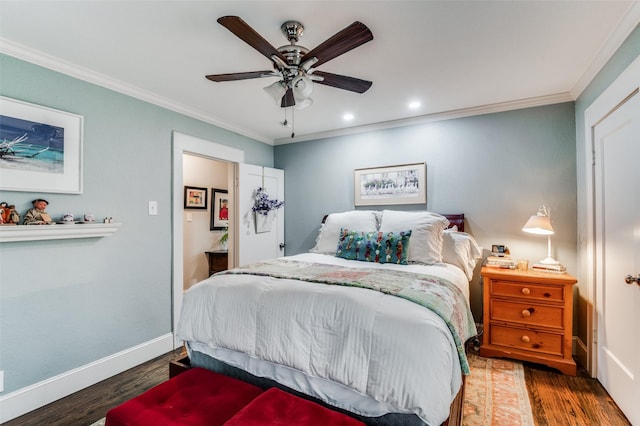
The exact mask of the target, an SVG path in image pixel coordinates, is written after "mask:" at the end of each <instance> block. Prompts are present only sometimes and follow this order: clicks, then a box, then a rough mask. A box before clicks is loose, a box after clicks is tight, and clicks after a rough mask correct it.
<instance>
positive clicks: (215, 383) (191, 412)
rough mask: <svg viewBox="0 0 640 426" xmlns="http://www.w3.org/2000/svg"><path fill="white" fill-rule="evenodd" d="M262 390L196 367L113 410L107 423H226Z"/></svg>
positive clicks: (187, 425) (131, 425) (168, 425)
mask: <svg viewBox="0 0 640 426" xmlns="http://www.w3.org/2000/svg"><path fill="white" fill-rule="evenodd" d="M261 393H262V389H260V388H259V387H257V386H254V385H251V384H249V383H245V382H243V381H241V380H237V379H233V378H231V377H227V376H224V375H222V374H218V373H214V372H213V371H209V370H205V369H203V368H192V369H190V370H187V371H185V372H184V373H182V374H179V375H177V376H176V377H174V378H172V379H170V380H168V381H166V382H163V383H160V384H159V385H157V386H155V387H153V388H151V389H149V390H148V391H147V392H145V393H143V394H142V395H139V396H137V397H135V398H133V399H131V400H129V401H127V402H125V403H123V404H121V405H119V406H117V407H115V408H112V409H111V410H109V411H108V412H107V416H106V421H105V426H125V425H127V426H137V425H139V426H149V425H163V426H171V425H175V426H178V425H180V426H191V425H193V426H195V425H198V426H199V425H202V426H216V425H222V424H224V423H225V422H226V421H227V420H229V419H230V418H231V417H232V416H233V415H234V414H236V413H237V412H238V411H240V409H241V408H242V407H244V406H245V405H247V404H248V403H249V402H251V401H252V400H253V399H254V398H255V397H257V396H258V395H260V394H261Z"/></svg>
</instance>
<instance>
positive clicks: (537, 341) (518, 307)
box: [480, 266, 577, 376]
mask: <svg viewBox="0 0 640 426" xmlns="http://www.w3.org/2000/svg"><path fill="white" fill-rule="evenodd" d="M480 274H481V275H482V279H483V285H484V289H483V293H484V308H483V311H484V315H483V322H484V334H483V338H482V346H481V347H480V355H481V356H484V357H508V358H514V359H519V360H522V361H530V362H536V363H540V364H545V365H548V366H549V367H553V368H556V369H558V370H560V371H561V372H562V373H564V374H569V375H572V376H575V375H576V363H575V361H574V360H573V358H572V357H571V340H572V332H573V285H574V284H575V283H576V282H577V280H576V279H575V278H574V277H572V276H571V275H569V274H556V273H550V272H538V271H532V270H528V271H520V270H512V269H500V268H492V267H486V266H485V267H483V268H482V271H481V272H480Z"/></svg>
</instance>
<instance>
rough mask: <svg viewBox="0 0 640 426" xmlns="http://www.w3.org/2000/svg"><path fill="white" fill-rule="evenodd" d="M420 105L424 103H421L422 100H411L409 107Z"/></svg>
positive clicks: (413, 107)
mask: <svg viewBox="0 0 640 426" xmlns="http://www.w3.org/2000/svg"><path fill="white" fill-rule="evenodd" d="M420 105H422V104H421V103H420V101H411V102H409V108H410V109H418V108H420Z"/></svg>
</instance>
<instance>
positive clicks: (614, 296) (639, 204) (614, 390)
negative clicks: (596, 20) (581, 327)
mask: <svg viewBox="0 0 640 426" xmlns="http://www.w3.org/2000/svg"><path fill="white" fill-rule="evenodd" d="M594 145H595V146H594V148H595V152H596V157H595V170H594V172H595V197H596V203H595V205H596V211H595V223H596V230H595V235H596V270H597V272H596V290H597V293H596V306H597V315H598V316H597V345H598V352H597V357H598V361H597V362H598V363H597V371H598V373H597V377H598V380H599V381H600V382H601V383H602V385H603V386H604V387H605V388H606V389H607V391H608V392H609V394H610V395H611V396H612V398H613V399H614V400H615V401H616V403H617V404H618V406H619V407H620V409H621V410H622V411H623V412H624V413H625V415H626V416H627V418H628V419H629V420H630V421H631V423H632V424H638V425H640V404H639V403H638V401H640V399H639V396H640V285H637V284H636V283H634V282H632V283H631V284H627V283H626V281H625V277H626V276H627V275H632V276H633V277H634V278H635V277H640V171H639V169H638V159H640V94H638V93H637V92H636V94H635V95H634V96H632V97H631V98H630V99H628V100H627V101H626V102H624V103H623V104H622V105H621V106H620V107H618V108H617V109H616V110H615V111H613V112H612V113H611V114H609V115H608V116H607V117H606V118H605V119H604V120H603V121H602V122H601V123H599V124H598V125H597V126H596V127H595V129H594Z"/></svg>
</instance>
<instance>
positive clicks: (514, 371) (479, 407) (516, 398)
mask: <svg viewBox="0 0 640 426" xmlns="http://www.w3.org/2000/svg"><path fill="white" fill-rule="evenodd" d="M468 360H469V366H470V367H471V375H470V376H467V379H466V388H465V394H464V404H463V420H462V425H463V426H493V425H495V426H518V425H521V426H534V425H535V424H534V422H533V416H532V415H531V404H530V403H529V394H528V393H527V385H526V382H525V378H524V368H523V367H522V364H521V363H520V362H518V361H511V360H506V359H498V358H482V357H480V356H478V355H475V354H473V353H470V354H469V355H468ZM90 426H104V418H103V419H100V420H98V421H97V422H95V423H93V424H91V425H90Z"/></svg>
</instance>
